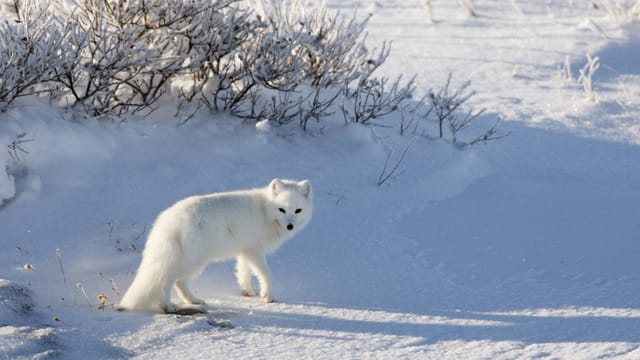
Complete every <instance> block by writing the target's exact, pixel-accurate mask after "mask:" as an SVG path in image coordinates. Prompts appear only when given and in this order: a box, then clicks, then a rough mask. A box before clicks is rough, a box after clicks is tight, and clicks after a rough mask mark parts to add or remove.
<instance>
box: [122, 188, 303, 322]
mask: <svg viewBox="0 0 640 360" xmlns="http://www.w3.org/2000/svg"><path fill="white" fill-rule="evenodd" d="M312 214H313V192H312V189H311V184H310V182H309V181H308V180H304V181H300V182H298V181H293V180H281V179H274V180H273V181H271V183H270V184H269V185H268V186H267V187H264V188H258V189H252V190H241V191H232V192H223V193H214V194H209V195H200V196H192V197H188V198H186V199H183V200H181V201H178V202H177V203H176V204H174V205H173V206H171V207H169V208H168V209H166V210H165V211H163V212H162V213H161V214H160V215H159V216H158V218H157V219H156V222H155V224H154V225H153V228H152V229H151V231H150V233H149V238H148V239H147V243H146V245H145V249H144V251H143V253H142V262H141V263H140V267H139V269H138V272H137V274H136V277H135V279H134V280H133V283H132V284H131V286H130V287H129V290H127V292H126V294H125V295H124V296H123V298H122V301H121V302H120V309H122V310H132V311H152V312H167V313H170V312H176V311H177V310H178V307H177V305H176V304H174V303H172V302H171V287H172V286H174V285H175V289H176V291H177V293H178V295H179V296H180V298H181V299H182V300H183V301H184V302H185V303H186V304H204V300H202V299H199V298H197V297H196V296H195V295H193V294H192V293H191V291H189V289H188V288H187V282H188V281H189V280H190V279H193V278H194V277H196V276H198V275H199V274H200V273H201V272H202V270H204V268H205V267H206V266H207V264H209V263H210V262H213V261H224V260H228V259H232V258H234V257H235V258H236V260H237V263H236V276H237V279H238V285H240V290H241V293H242V295H244V296H254V295H256V293H255V292H254V291H253V289H252V288H251V274H253V275H255V276H256V277H257V278H258V282H259V284H260V296H261V297H262V300H263V301H264V302H267V303H268V302H272V301H273V298H272V297H271V272H270V270H269V267H268V265H267V262H266V255H267V254H269V253H271V252H273V251H275V250H276V249H277V248H278V247H279V246H280V245H282V243H283V242H284V241H286V240H287V239H289V238H291V237H292V236H293V235H294V234H295V233H296V232H298V231H299V230H301V229H302V228H304V227H305V226H306V225H307V223H309V220H311V215H312Z"/></svg>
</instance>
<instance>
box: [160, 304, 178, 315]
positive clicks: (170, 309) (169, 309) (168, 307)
mask: <svg viewBox="0 0 640 360" xmlns="http://www.w3.org/2000/svg"><path fill="white" fill-rule="evenodd" d="M162 311H164V313H165V314H174V313H175V312H176V311H178V305H176V304H174V303H168V304H165V305H163V306H162Z"/></svg>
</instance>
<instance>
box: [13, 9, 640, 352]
mask: <svg viewBox="0 0 640 360" xmlns="http://www.w3.org/2000/svg"><path fill="white" fill-rule="evenodd" d="M596 2H597V3H600V2H598V1H596ZM474 3H475V4H476V7H477V9H476V10H477V13H478V16H477V17H471V16H469V15H468V12H467V11H466V10H465V9H464V8H463V7H461V6H460V5H458V3H457V2H453V1H436V0H434V1H432V5H433V17H434V19H433V20H434V21H433V23H429V22H428V21H427V17H426V12H425V9H424V5H423V1H418V0H415V1H399V0H391V1H384V2H380V1H371V0H353V1H338V0H330V1H327V6H329V7H332V8H336V9H340V10H342V11H344V12H347V13H350V12H351V11H353V10H354V9H355V8H356V7H359V8H360V13H362V14H364V13H366V12H369V11H370V12H372V13H373V17H372V19H371V21H370V24H369V26H368V31H369V38H368V39H369V41H370V43H371V46H372V47H373V46H376V45H377V44H380V42H381V41H382V40H391V41H393V46H392V51H391V55H390V57H389V59H388V60H387V63H386V64H385V65H384V67H383V68H382V71H383V72H384V73H385V74H387V75H388V76H390V77H395V76H397V75H399V74H405V76H408V75H412V74H417V76H418V77H417V84H418V92H419V93H421V94H423V93H426V91H428V90H429V89H430V88H432V89H434V90H437V89H438V88H439V87H441V86H442V85H443V84H444V82H445V81H446V78H447V75H448V73H449V72H453V76H454V77H453V79H454V82H457V83H458V84H460V83H462V82H464V81H466V80H471V88H472V89H473V90H475V91H476V92H477V95H476V96H475V97H473V98H472V99H471V100H470V102H471V104H472V105H473V106H474V107H475V108H476V109H479V108H486V109H487V114H488V115H487V116H485V117H484V118H483V119H481V124H480V125H481V126H486V125H490V124H492V122H493V121H494V119H495V117H496V116H498V115H499V116H500V117H501V118H502V119H503V120H504V121H503V122H502V123H501V125H500V130H501V131H503V132H510V133H511V134H510V135H509V136H508V137H506V138H504V139H501V140H497V141H493V142H490V143H489V144H487V145H480V146H474V147H466V148H458V147H455V146H453V145H452V144H451V143H450V142H448V141H441V140H433V139H432V138H430V137H425V136H418V137H416V138H415V140H413V139H412V138H411V136H408V135H404V136H399V135H398V134H397V132H398V131H397V129H388V128H382V127H366V126H356V125H350V126H346V127H345V126H344V125H343V124H342V121H343V120H342V117H341V116H338V117H337V118H336V119H335V121H328V122H326V123H325V124H324V127H323V128H322V129H321V131H318V130H316V131H315V132H310V133H303V132H301V131H300V130H299V129H297V128H295V127H292V128H274V127H272V128H270V129H264V128H260V129H256V128H255V127H252V126H250V125H248V124H242V123H240V122H238V121H237V120H235V119H231V118H220V119H216V120H215V121H211V118H212V117H218V116H219V115H211V114H200V115H199V116H198V117H196V118H195V119H193V120H192V121H191V122H189V123H187V124H186V125H184V126H181V127H175V126H173V123H172V122H171V120H170V119H169V120H168V121H167V118H163V117H165V116H166V114H172V112H171V111H170V109H169V111H166V112H163V111H158V112H156V113H154V114H153V115H152V117H151V118H150V119H148V120H145V121H134V120H130V121H128V122H125V123H122V124H111V123H109V124H105V123H97V122H94V121H92V120H83V121H72V120H71V119H69V115H68V114H66V113H63V112H60V111H56V110H52V109H51V108H49V107H48V105H47V103H46V101H45V100H38V99H22V100H21V101H20V102H19V103H17V104H16V105H14V106H13V107H12V108H11V109H10V110H9V111H7V112H5V113H2V114H0V120H1V121H0V143H1V144H2V146H5V145H4V144H9V143H10V142H11V141H13V140H15V139H16V137H17V136H18V135H19V134H22V133H25V132H26V133H27V135H25V137H23V139H28V140H33V141H30V142H24V143H22V144H21V145H22V147H23V148H24V149H25V150H27V151H28V152H29V153H28V154H24V153H20V156H21V159H22V163H23V164H24V166H25V168H26V170H20V171H23V175H22V176H18V177H17V178H16V179H15V184H14V181H13V180H14V179H12V178H8V177H7V179H4V178H0V197H5V198H7V200H6V201H5V202H4V204H3V205H2V207H0V229H1V230H0V244H1V245H2V249H3V251H1V252H0V279H8V280H1V281H0V305H1V307H0V359H5V358H6V359H16V358H24V359H30V358H48V357H59V358H65V359H67V358H69V359H80V358H82V359H84V358H88V357H90V358H103V359H107V358H139V359H157V358H167V359H175V358H184V359H198V358H218V357H222V356H225V357H227V358H241V357H246V358H283V359H284V358H333V359H348V358H389V359H391V358H393V359H398V358H421V359H422V358H433V359H444V358H474V359H481V358H486V359H513V358H571V359H594V358H614V359H634V358H640V262H639V261H638V255H639V254H640V147H639V146H640V27H639V24H638V22H637V21H636V22H635V23H633V22H630V21H629V19H627V18H623V17H622V16H614V15H615V14H614V13H613V12H612V11H607V9H606V8H604V6H601V7H600V8H599V9H593V8H591V6H590V3H591V1H555V2H544V4H543V3H542V2H537V1H516V4H519V9H520V10H521V13H520V12H518V11H517V9H516V8H514V7H513V6H512V3H513V2H511V1H506V0H494V1H490V0H478V1H475V2H474ZM609 3H610V4H611V3H613V2H609ZM571 4H573V5H571ZM603 4H604V2H603ZM587 53H588V54H590V55H592V56H599V57H600V63H601V66H600V69H599V70H598V71H597V72H596V73H595V74H594V75H593V88H594V90H595V94H593V97H592V99H589V98H588V97H587V96H586V95H585V92H584V90H583V87H582V85H581V84H580V83H578V81H577V79H578V77H579V74H578V70H579V69H580V68H582V67H583V66H584V65H585V63H586V61H587V58H586V54H587ZM567 69H570V74H571V78H569V76H567ZM122 120H127V119H122ZM397 120H398V119H397V116H396V117H395V118H394V117H392V118H390V119H388V122H389V123H393V122H394V121H397ZM422 129H423V130H425V131H426V132H427V134H429V135H432V136H433V135H434V134H435V127H434V125H433V124H425V125H423V127H422ZM473 131H474V129H471V132H470V133H469V135H468V136H472V133H473ZM412 141H415V143H413V145H411V147H410V148H409V150H408V152H407V156H406V158H405V159H404V160H403V161H402V163H401V165H400V170H402V171H403V172H402V173H401V174H400V175H398V176H395V177H393V178H391V179H390V180H389V181H387V182H385V183H384V184H382V186H377V185H376V180H377V179H378V176H379V175H380V172H381V171H382V169H383V165H384V162H385V159H386V157H387V154H388V152H389V151H391V150H392V149H393V150H394V153H393V154H392V156H391V161H392V162H393V161H397V159H399V157H400V154H401V153H402V151H403V149H405V148H406V147H407V146H408V144H409V143H410V142H412ZM0 156H2V157H0V161H2V162H3V163H5V164H10V165H11V166H12V167H14V168H15V167H16V166H18V165H15V164H12V163H11V157H10V156H8V155H7V154H6V153H5V152H4V150H3V153H2V154H1V155H0ZM24 171H26V173H24ZM0 175H5V174H4V173H3V172H0ZM273 177H289V178H295V179H303V178H308V179H310V180H311V181H312V183H313V185H314V190H315V201H316V204H315V206H316V210H315V212H314V219H313V220H312V223H311V224H310V225H309V226H308V227H307V228H306V229H305V230H304V231H303V232H302V233H301V234H300V235H299V236H298V237H296V238H294V239H292V240H291V241H290V242H288V243H286V244H285V245H284V246H283V247H282V248H281V249H280V250H279V251H278V252H277V253H276V254H274V255H273V256H271V257H270V258H269V262H270V264H271V268H272V271H273V273H274V278H275V281H274V295H275V297H276V300H278V302H276V303H273V304H263V303H261V302H259V301H258V300H257V299H255V298H243V297H240V296H239V294H238V292H239V291H238V289H237V286H236V285H235V281H234V276H233V264H232V263H222V264H213V265H211V266H210V267H209V268H208V269H207V270H206V271H205V272H204V273H203V275H202V276H201V277H200V278H199V279H198V280H197V281H196V283H195V284H194V285H193V288H194V289H195V290H197V292H198V295H199V296H200V297H203V298H205V299H207V302H208V305H209V307H210V312H209V313H208V314H207V315H201V316H193V317H178V316H175V315H148V314H131V313H119V312H114V311H113V310H111V308H110V307H109V306H107V309H106V310H100V309H98V305H99V301H98V299H97V295H99V294H101V293H102V294H104V295H106V296H107V298H108V304H113V303H117V302H118V294H117V293H120V294H121V293H123V292H124V291H125V290H126V288H127V287H128V285H129V283H130V282H131V280H132V279H133V272H134V271H135V270H136V268H137V265H138V263H139V258H140V257H139V251H140V250H141V249H142V248H143V246H144V241H145V236H146V232H147V230H148V228H149V226H150V225H151V223H152V221H153V219H154V217H155V216H156V215H157V213H158V212H159V211H161V210H162V209H164V208H165V207H167V206H169V205H171V204H172V203H173V202H175V201H176V200H178V199H180V198H182V197H185V196H187V195H190V194H201V193H209V192H215V191H223V190H230V189H238V188H246V187H254V186H263V185H265V184H266V183H268V181H270V180H271V179H272V178H273ZM14 185H15V187H12V186H14ZM14 194H15V196H13V195H14ZM57 249H59V251H58V253H57V252H56V250H57ZM114 287H115V289H113V288H114ZM85 294H86V295H85Z"/></svg>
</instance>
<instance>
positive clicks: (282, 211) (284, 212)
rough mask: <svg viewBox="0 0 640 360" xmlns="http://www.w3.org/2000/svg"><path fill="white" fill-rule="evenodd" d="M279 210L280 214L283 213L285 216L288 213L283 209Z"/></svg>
mask: <svg viewBox="0 0 640 360" xmlns="http://www.w3.org/2000/svg"><path fill="white" fill-rule="evenodd" d="M278 210H280V212H281V213H283V214H286V213H287V211H286V210H285V209H283V208H279V209H278Z"/></svg>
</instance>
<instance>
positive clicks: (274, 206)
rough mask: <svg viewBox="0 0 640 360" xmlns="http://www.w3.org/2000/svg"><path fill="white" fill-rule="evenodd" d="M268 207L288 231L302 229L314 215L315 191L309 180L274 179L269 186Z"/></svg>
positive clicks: (276, 219)
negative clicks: (269, 199)
mask: <svg viewBox="0 0 640 360" xmlns="http://www.w3.org/2000/svg"><path fill="white" fill-rule="evenodd" d="M269 191H270V195H271V202H270V204H269V205H268V206H270V207H271V208H270V209H269V212H270V213H271V214H272V216H273V218H274V220H275V222H276V223H277V224H278V225H279V226H281V227H282V229H283V230H286V231H294V230H300V229H302V228H303V227H304V226H305V225H307V223H308V222H309V220H311V215H312V214H313V190H312V188H311V183H310V182H309V180H303V181H299V182H297V181H292V180H281V179H274V180H273V181H271V183H270V184H269Z"/></svg>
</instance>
